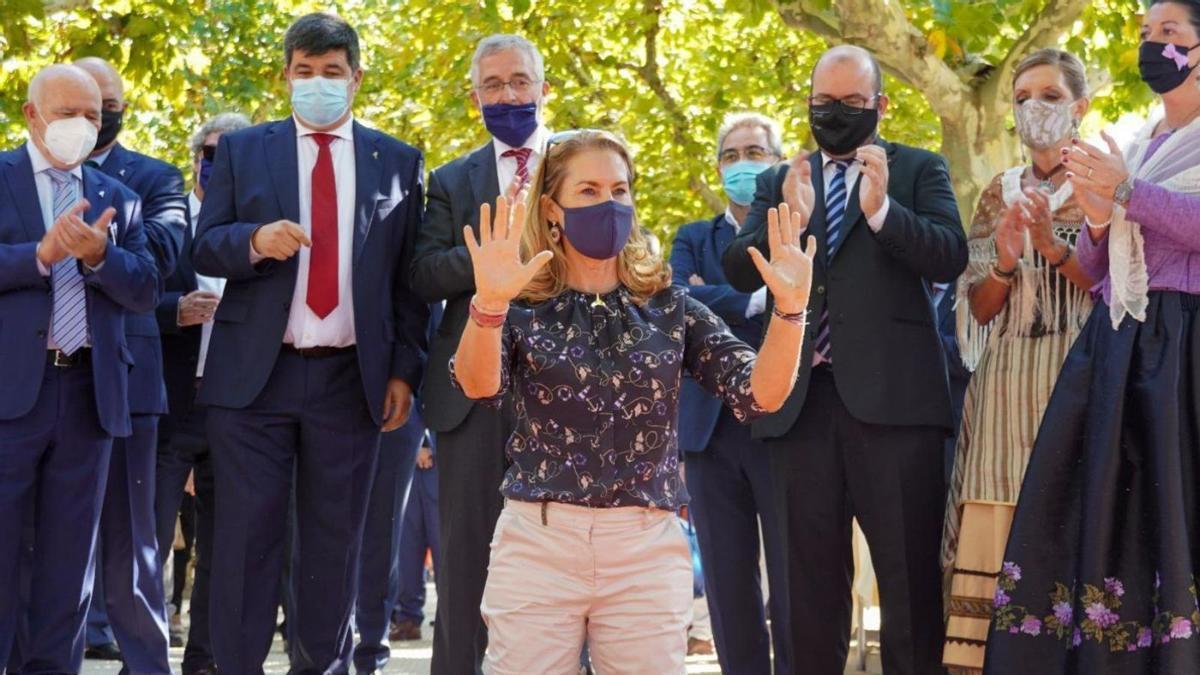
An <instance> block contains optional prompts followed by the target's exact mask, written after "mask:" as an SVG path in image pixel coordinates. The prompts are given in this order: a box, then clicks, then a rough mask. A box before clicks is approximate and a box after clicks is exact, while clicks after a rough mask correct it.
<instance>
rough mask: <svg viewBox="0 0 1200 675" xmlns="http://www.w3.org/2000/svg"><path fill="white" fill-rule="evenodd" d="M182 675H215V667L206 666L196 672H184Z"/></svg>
mask: <svg viewBox="0 0 1200 675" xmlns="http://www.w3.org/2000/svg"><path fill="white" fill-rule="evenodd" d="M183 675H217V667H216V666H207V667H205V668H200V669H198V670H185V671H183Z"/></svg>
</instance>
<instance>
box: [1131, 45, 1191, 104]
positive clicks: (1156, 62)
mask: <svg viewBox="0 0 1200 675" xmlns="http://www.w3.org/2000/svg"><path fill="white" fill-rule="evenodd" d="M1197 46H1200V45H1192V46H1191V47H1180V46H1179V45H1175V44H1170V43H1167V42H1143V43H1142V47H1141V51H1140V52H1139V53H1138V69H1139V70H1140V71H1141V72H1142V81H1144V82H1145V83H1146V84H1147V85H1149V87H1150V88H1151V89H1153V90H1154V93H1156V94H1165V93H1167V92H1170V91H1175V90H1176V89H1178V88H1179V87H1180V86H1182V85H1183V83H1184V82H1187V81H1188V78H1189V77H1190V76H1191V74H1192V71H1193V70H1195V68H1194V67H1189V66H1188V60H1187V56H1188V52H1190V51H1191V50H1193V49H1195V48H1196V47H1197Z"/></svg>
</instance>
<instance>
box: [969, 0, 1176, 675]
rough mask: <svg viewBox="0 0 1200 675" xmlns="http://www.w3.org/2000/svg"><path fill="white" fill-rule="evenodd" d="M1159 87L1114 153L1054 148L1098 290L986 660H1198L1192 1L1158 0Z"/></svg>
mask: <svg viewBox="0 0 1200 675" xmlns="http://www.w3.org/2000/svg"><path fill="white" fill-rule="evenodd" d="M1141 39H1142V42H1141V52H1140V58H1139V66H1140V69H1141V74H1142V79H1143V80H1144V81H1145V82H1146V83H1147V84H1148V85H1149V86H1150V87H1151V89H1153V90H1154V91H1155V93H1157V94H1159V95H1160V96H1161V98H1162V103H1163V112H1162V113H1159V114H1155V115H1154V116H1153V117H1152V118H1151V120H1150V121H1149V123H1148V124H1147V125H1146V127H1145V129H1144V130H1143V131H1142V132H1141V133H1140V134H1139V135H1138V136H1137V138H1136V139H1135V140H1134V141H1133V143H1132V144H1131V145H1130V147H1129V148H1128V150H1127V151H1126V152H1125V153H1124V155H1122V153H1121V152H1119V150H1118V148H1117V146H1116V144H1115V142H1114V141H1113V140H1112V139H1111V138H1109V137H1107V135H1106V136H1105V144H1106V145H1107V147H1106V148H1098V147H1094V146H1092V145H1090V144H1087V143H1084V142H1083V141H1077V142H1076V143H1075V144H1074V146H1073V148H1072V149H1071V150H1069V151H1067V152H1064V153H1063V162H1064V164H1065V165H1066V167H1067V171H1068V174H1067V177H1068V179H1069V180H1070V181H1071V182H1072V184H1073V185H1074V187H1075V191H1076V200H1077V201H1078V202H1079V205H1080V207H1081V208H1082V209H1083V211H1084V214H1085V215H1086V222H1087V228H1086V229H1087V235H1086V236H1081V237H1080V243H1079V247H1078V256H1079V261H1080V263H1082V264H1083V267H1084V269H1086V270H1088V271H1089V273H1090V274H1092V275H1093V276H1095V277H1096V278H1097V279H1101V282H1100V285H1099V288H1098V290H1099V294H1100V298H1099V299H1098V300H1097V303H1096V307H1095V309H1094V310H1093V312H1092V315H1091V317H1090V318H1089V319H1088V322H1087V324H1086V325H1085V326H1084V329H1083V331H1082V333H1080V336H1079V338H1078V339H1077V340H1076V342H1075V345H1074V347H1072V349H1071V352H1070V354H1069V355H1068V356H1067V360H1066V362H1065V363H1064V364H1063V368H1062V371H1061V373H1060V374H1059V378H1058V384H1057V385H1056V386H1055V389H1054V394H1053V395H1052V397H1051V399H1050V404H1049V406H1048V407H1047V409H1046V414H1045V417H1044V419H1043V420H1042V426H1041V429H1040V430H1039V433H1038V439H1037V443H1036V444H1035V445H1034V449H1033V454H1032V456H1031V457H1030V461H1029V468H1028V470H1027V472H1026V475H1025V482H1024V485H1023V486H1022V489H1021V496H1020V500H1019V501H1018V502H1017V511H1016V516H1015V519H1014V521H1013V526H1012V532H1011V534H1010V537H1009V541H1008V548H1007V551H1006V553H1005V561H1006V562H1005V563H1004V564H1003V567H1002V570H1001V573H1000V578H999V583H998V589H997V591H996V595H995V605H996V609H995V614H994V617H993V622H992V632H991V633H990V634H989V640H988V651H987V663H986V667H985V672H987V673H989V674H990V675H1008V674H1010V673H1023V672H1038V673H1087V674H1089V675H1091V674H1094V673H1099V674H1106V673H1122V674H1132V673H1171V674H1172V675H1175V674H1177V673H1197V672H1200V637H1198V636H1197V635H1196V626H1197V623H1198V622H1200V606H1198V605H1197V600H1196V592H1197V586H1196V583H1197V577H1198V575H1200V502H1198V501H1197V492H1198V491H1200V82H1198V81H1197V65H1198V64H1200V49H1198V48H1197V45H1200V0H1155V2H1153V3H1152V4H1151V6H1150V8H1149V9H1148V10H1147V12H1146V14H1145V17H1144V19H1143V26H1142V38H1141Z"/></svg>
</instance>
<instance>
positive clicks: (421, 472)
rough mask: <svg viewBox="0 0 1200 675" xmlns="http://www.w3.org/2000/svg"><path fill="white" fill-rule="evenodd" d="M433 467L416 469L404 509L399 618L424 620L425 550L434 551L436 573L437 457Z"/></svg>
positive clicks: (395, 615) (438, 549)
mask: <svg viewBox="0 0 1200 675" xmlns="http://www.w3.org/2000/svg"><path fill="white" fill-rule="evenodd" d="M434 462H435V464H434V466H433V468H431V469H417V472H416V473H415V474H414V475H413V481H412V488H411V489H409V491H408V506H407V507H405V509H404V533H403V534H402V535H400V556H399V559H398V561H399V566H400V585H399V588H398V589H397V590H398V591H399V593H398V597H397V598H396V602H395V611H394V612H393V613H392V616H393V617H394V618H395V620H396V621H404V620H408V621H412V622H414V623H416V624H418V625H420V624H422V623H424V622H425V551H426V549H430V550H432V551H433V561H434V562H433V565H434V573H435V574H436V573H437V561H438V557H439V556H440V555H441V553H440V551H441V542H440V541H439V540H438V528H440V527H441V524H440V519H439V518H438V492H437V481H438V476H437V471H438V470H437V464H436V462H437V458H436V457H435V458H434Z"/></svg>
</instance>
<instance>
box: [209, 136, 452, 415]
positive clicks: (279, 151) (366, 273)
mask: <svg viewBox="0 0 1200 675" xmlns="http://www.w3.org/2000/svg"><path fill="white" fill-rule="evenodd" d="M353 133H354V162H355V173H356V179H357V188H356V195H355V222H354V253H353V258H352V260H353V262H352V279H353V297H354V331H355V339H356V343H357V347H358V365H359V369H360V370H361V373H362V380H363V386H364V389H365V392H364V393H365V395H366V399H367V403H368V405H369V406H370V410H371V414H372V415H373V416H374V418H375V420H376V421H377V422H380V423H382V415H383V401H384V395H385V393H386V389H387V380H388V378H389V377H398V378H402V379H403V380H404V381H405V382H407V383H408V384H409V386H411V387H412V389H413V391H414V392H415V391H417V388H418V387H419V386H420V383H421V374H422V369H423V367H424V363H425V345H426V340H425V327H426V322H427V320H428V317H429V309H428V307H427V306H426V305H425V304H424V303H422V302H421V301H420V300H418V299H417V297H416V296H415V295H414V294H413V293H411V292H410V291H409V289H408V283H407V278H406V277H407V271H408V265H409V261H410V260H411V257H412V255H411V252H412V246H413V241H414V239H415V237H416V233H417V229H418V228H419V227H420V226H421V219H422V217H423V213H424V206H423V202H424V177H423V175H422V174H423V171H424V160H423V158H422V156H421V153H420V152H419V151H418V150H416V149H415V148H413V147H411V146H409V145H406V144H404V143H401V142H400V141H398V140H396V139H394V138H392V137H390V136H387V135H385V134H382V133H380V132H378V131H375V130H373V129H368V128H366V127H364V126H362V125H361V124H358V123H357V122H356V123H355V124H354V132H353ZM285 218H286V219H288V220H291V221H293V222H299V220H300V203H299V184H298V181H297V159H296V124H295V122H294V121H293V120H292V118H290V117H289V118H287V119H285V120H282V121H278V122H268V123H266V124H260V125H258V126H254V127H250V128H249V129H243V130H240V131H235V132H232V133H227V134H223V135H222V136H221V140H220V141H219V142H218V144H217V154H216V158H215V159H214V163H213V171H212V177H211V178H210V179H209V183H208V188H207V189H206V190H205V193H204V203H203V206H202V208H201V209H200V221H199V223H198V225H197V228H196V237H195V241H194V242H193V243H192V265H193V269H195V271H196V272H197V273H199V274H205V275H208V276H212V277H224V278H225V279H226V280H227V282H226V286H225V292H224V295H223V296H222V298H221V303H220V305H219V306H218V307H217V313H216V316H215V317H214V319H215V325H214V327H213V335H212V341H211V342H210V343H209V351H210V353H212V354H214V355H219V358H213V359H211V360H209V361H207V362H206V363H205V366H204V383H203V385H202V386H201V389H200V397H199V402H200V403H202V404H205V405H215V406H221V407H226V408H243V407H246V406H248V405H250V403H251V402H253V401H254V399H255V398H256V397H257V396H258V394H259V392H261V391H262V389H263V386H264V385H265V384H266V383H267V378H268V377H269V376H270V374H271V370H272V368H274V366H275V360H276V358H277V357H278V355H279V351H280V348H281V346H282V344H283V335H284V332H285V329H286V328H287V321H288V313H289V311H290V310H291V302H292V292H293V290H294V289H295V285H296V272H297V269H298V261H297V258H296V256H293V257H291V258H289V259H288V260H285V261H282V262H281V261H277V260H271V259H267V260H263V261H260V262H258V263H256V264H251V262H250V237H251V235H253V234H254V231H255V230H257V229H258V228H259V227H260V226H262V225H264V224H267V223H271V222H274V221H276V220H280V219H285Z"/></svg>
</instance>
